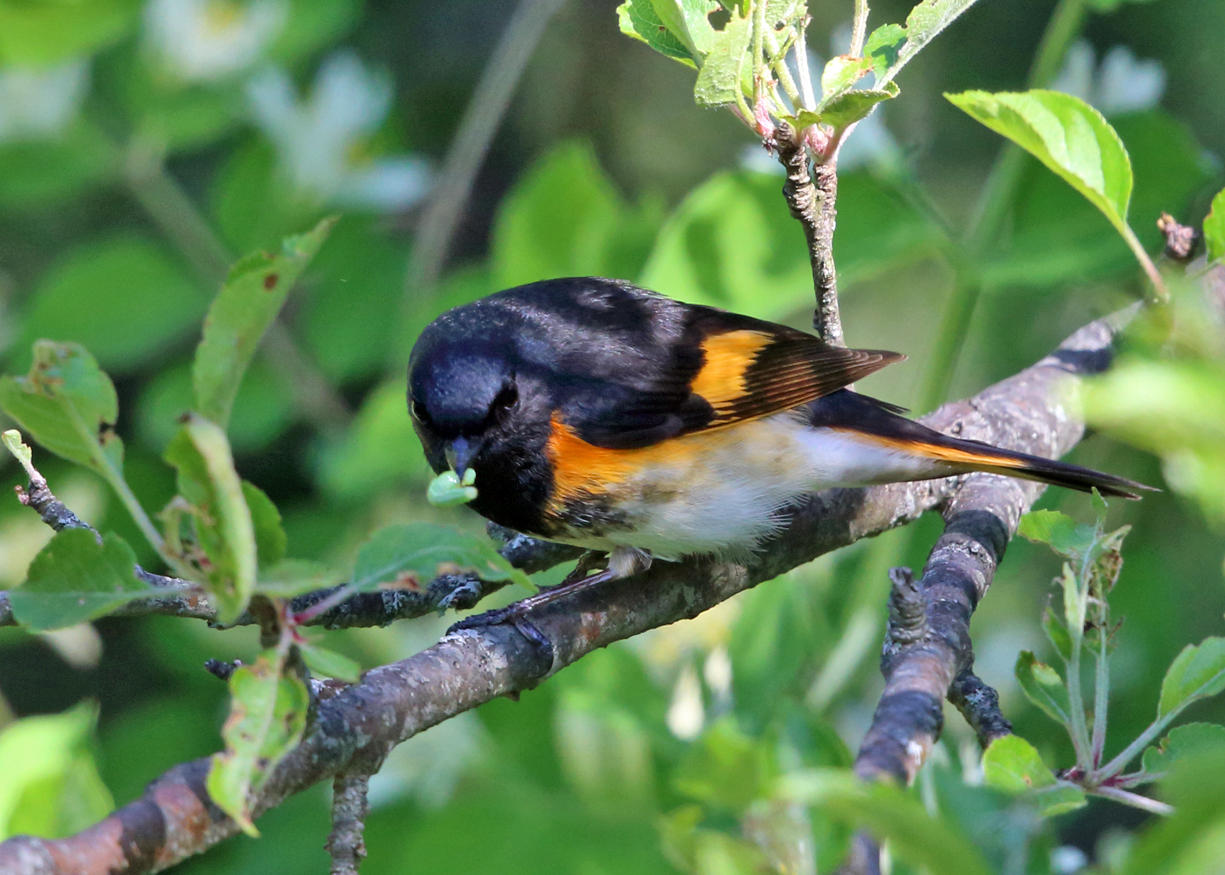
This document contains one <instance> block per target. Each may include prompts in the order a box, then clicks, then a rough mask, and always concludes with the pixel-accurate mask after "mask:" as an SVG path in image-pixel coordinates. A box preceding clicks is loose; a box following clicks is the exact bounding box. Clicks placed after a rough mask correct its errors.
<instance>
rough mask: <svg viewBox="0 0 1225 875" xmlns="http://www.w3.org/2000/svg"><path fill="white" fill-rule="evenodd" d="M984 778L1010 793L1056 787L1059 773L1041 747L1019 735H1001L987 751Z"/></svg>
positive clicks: (991, 784)
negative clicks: (1048, 763)
mask: <svg viewBox="0 0 1225 875" xmlns="http://www.w3.org/2000/svg"><path fill="white" fill-rule="evenodd" d="M983 781H984V782H985V783H986V784H987V786H989V787H995V788H996V789H997V790H1003V791H1005V792H1007V793H1024V792H1025V791H1027V790H1037V789H1040V788H1042V787H1052V786H1054V784H1055V775H1054V774H1053V773H1052V772H1051V770H1050V769H1049V768H1047V765H1046V763H1044V762H1042V755H1041V754H1040V753H1038V750H1037V748H1035V747H1034V746H1033V745H1032V744H1030V743H1029V742H1028V741H1026V740H1025V739H1024V738H1022V737H1021V736H1019V735H1005V736H1003V737H1002V738H997V739H995V740H994V741H992V742H991V744H990V745H988V746H987V749H986V750H985V751H983Z"/></svg>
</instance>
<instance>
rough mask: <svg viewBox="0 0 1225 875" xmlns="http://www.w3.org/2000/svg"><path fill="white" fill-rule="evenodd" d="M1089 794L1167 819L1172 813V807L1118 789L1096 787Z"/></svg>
mask: <svg viewBox="0 0 1225 875" xmlns="http://www.w3.org/2000/svg"><path fill="white" fill-rule="evenodd" d="M1089 792H1090V793H1093V794H1094V795H1095V796H1104V797H1106V798H1107V799H1113V800H1114V801H1115V802H1121V803H1123V804H1124V805H1130V806H1131V807H1132V808H1139V809H1140V810H1141V811H1147V812H1149V813H1151V814H1160V815H1162V816H1166V817H1168V816H1169V815H1171V814H1173V813H1174V806H1172V805H1167V804H1166V803H1164V802H1159V801H1157V800H1156V799H1150V798H1149V797H1147V796H1141V795H1140V794H1139V793H1133V792H1131V791H1130V790H1122V789H1120V788H1118V787H1096V788H1094V789H1093V790H1090V791H1089Z"/></svg>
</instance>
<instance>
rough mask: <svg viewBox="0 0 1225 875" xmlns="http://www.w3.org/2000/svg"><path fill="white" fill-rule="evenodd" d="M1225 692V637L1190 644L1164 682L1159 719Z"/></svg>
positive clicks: (1170, 669) (1175, 659) (1171, 667)
mask: <svg viewBox="0 0 1225 875" xmlns="http://www.w3.org/2000/svg"><path fill="white" fill-rule="evenodd" d="M1222 690H1225V638H1205V639H1204V640H1203V641H1201V642H1200V643H1199V644H1188V645H1187V646H1186V647H1184V648H1183V649H1182V652H1181V653H1179V654H1178V656H1176V657H1174V661H1173V662H1172V663H1170V667H1169V669H1167V670H1166V673H1165V678H1164V679H1163V680H1162V681H1161V697H1160V699H1159V700H1158V702H1157V717H1158V718H1161V717H1165V716H1166V715H1167V714H1170V713H1172V712H1174V711H1177V710H1181V709H1182V708H1185V707H1186V706H1187V705H1190V704H1191V703H1192V702H1194V701H1196V700H1198V699H1203V698H1205V697H1207V696H1215V695H1216V694H1217V693H1219V692H1221V691H1222Z"/></svg>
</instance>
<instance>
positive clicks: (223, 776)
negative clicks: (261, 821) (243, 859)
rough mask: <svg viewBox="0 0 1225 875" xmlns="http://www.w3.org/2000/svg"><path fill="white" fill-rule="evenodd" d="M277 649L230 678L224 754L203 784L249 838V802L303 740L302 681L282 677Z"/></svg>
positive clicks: (307, 699)
mask: <svg viewBox="0 0 1225 875" xmlns="http://www.w3.org/2000/svg"><path fill="white" fill-rule="evenodd" d="M283 667H284V666H283V664H282V661H281V659H280V658H279V656H278V654H277V653H276V652H275V651H266V652H265V653H263V654H261V655H260V656H259V658H258V659H257V660H256V661H255V663H254V664H252V665H244V666H241V667H240V668H238V669H237V670H236V671H235V672H234V674H233V675H231V676H230V697H231V699H232V702H231V706H230V716H229V718H227V719H226V722H225V726H224V727H223V728H222V730H221V735H222V738H224V739H225V751H224V752H223V753H219V754H215V755H214V756H213V762H212V766H211V767H210V768H209V772H208V779H207V780H206V782H205V786H206V788H207V789H208V795H209V797H210V798H211V799H212V801H213V802H214V803H216V804H217V806H218V807H219V808H220V809H221V810H222V811H224V812H225V813H226V814H228V815H229V816H230V817H231V818H233V819H234V822H235V823H237V824H238V825H239V826H240V827H241V828H242V830H243V831H244V832H246V833H247V834H248V835H253V836H256V835H259V831H258V830H256V828H255V824H254V823H252V822H251V814H250V809H249V808H248V799H249V796H250V794H251V793H252V792H255V791H257V790H258V789H259V788H260V787H261V786H262V785H263V783H264V781H265V780H266V779H267V777H268V775H269V774H270V773H271V772H272V770H273V768H275V767H276V764H277V763H279V762H280V761H281V760H282V759H283V758H284V757H285V754H287V753H289V751H291V750H292V749H293V748H294V746H295V745H296V744H297V743H298V741H299V739H301V737H302V732H303V730H304V729H305V728H306V711H307V708H308V706H309V705H310V696H309V695H308V693H307V691H306V686H305V685H304V684H303V683H302V681H301V680H300V679H299V678H297V677H294V676H285V675H284V674H283V673H282V670H283Z"/></svg>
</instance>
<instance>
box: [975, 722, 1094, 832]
mask: <svg viewBox="0 0 1225 875" xmlns="http://www.w3.org/2000/svg"><path fill="white" fill-rule="evenodd" d="M983 780H984V782H985V783H986V784H987V786H988V787H995V788H996V789H997V790H1003V791H1004V792H1006V793H1013V794H1019V793H1028V792H1030V791H1037V792H1034V793H1033V795H1032V796H1031V797H1030V798H1031V799H1032V800H1033V801H1034V802H1036V803H1037V804H1038V806H1039V808H1040V810H1041V811H1042V814H1043V816H1045V817H1054V816H1055V815H1057V814H1063V813H1064V812H1067V811H1073V810H1075V809H1077V808H1081V807H1083V806H1084V805H1085V791H1084V790H1082V789H1081V788H1080V787H1077V786H1076V785H1075V784H1072V783H1069V782H1067V781H1059V780H1057V779H1056V778H1055V776H1054V774H1052V773H1051V770H1050V769H1049V768H1047V765H1046V763H1044V762H1043V761H1042V756H1041V754H1039V753H1038V751H1037V749H1036V748H1034V746H1033V745H1032V744H1030V743H1029V742H1028V741H1026V740H1025V739H1023V738H1021V736H1019V735H1005V736H1004V737H1002V738H997V739H995V740H994V741H993V742H991V744H990V746H988V748H987V750H986V751H984V752H983Z"/></svg>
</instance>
